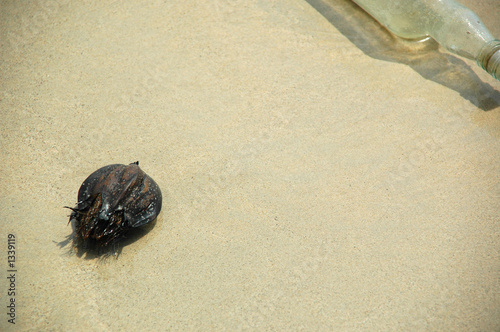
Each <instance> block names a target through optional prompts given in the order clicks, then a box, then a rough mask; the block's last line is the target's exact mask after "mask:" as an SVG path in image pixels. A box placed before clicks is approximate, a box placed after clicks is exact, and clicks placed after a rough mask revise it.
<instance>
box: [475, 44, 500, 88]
mask: <svg viewBox="0 0 500 332" xmlns="http://www.w3.org/2000/svg"><path fill="white" fill-rule="evenodd" d="M477 64H478V65H479V66H481V67H482V68H483V69H484V70H486V71H487V72H488V73H490V74H491V75H492V76H493V77H494V78H496V79H497V80H499V81H500V40H498V39H494V40H492V41H490V42H488V43H487V44H486V45H484V47H483V48H482V49H481V51H480V52H479V56H478V57H477Z"/></svg>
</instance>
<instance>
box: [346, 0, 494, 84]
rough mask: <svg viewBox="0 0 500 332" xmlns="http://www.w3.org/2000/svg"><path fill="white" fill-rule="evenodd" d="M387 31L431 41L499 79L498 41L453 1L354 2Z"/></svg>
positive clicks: (465, 8)
mask: <svg viewBox="0 0 500 332" xmlns="http://www.w3.org/2000/svg"><path fill="white" fill-rule="evenodd" d="M354 2H356V3H357V4H358V5H359V6H361V7H362V8H363V9H364V10H365V11H367V12H368V13H369V14H370V15H371V16H373V17H374V18H375V19H376V20H377V21H379V22H380V23H381V24H382V25H384V26H385V27H387V29H388V30H389V31H391V32H392V33H394V34H395V35H397V36H399V37H402V38H406V39H416V40H422V39H426V38H429V37H432V38H433V39H435V40H436V41H437V42H438V43H439V44H441V45H442V46H443V47H444V48H446V49H447V50H448V51H450V52H452V53H455V54H458V55H460V56H463V57H465V58H468V59H471V60H476V62H477V63H478V65H479V66H481V67H482V68H483V69H484V70H486V71H487V72H488V73H490V74H491V75H492V76H493V77H495V78H496V79H497V80H500V40H497V39H495V38H494V37H493V36H492V35H491V33H490V32H489V31H488V29H487V28H486V27H485V26H484V24H483V23H482V22H481V20H480V19H479V17H477V15H476V14H475V13H474V12H473V11H471V10H470V9H468V8H467V7H465V6H463V5H461V4H459V3H457V2H456V1H454V0H390V1H389V0H354Z"/></svg>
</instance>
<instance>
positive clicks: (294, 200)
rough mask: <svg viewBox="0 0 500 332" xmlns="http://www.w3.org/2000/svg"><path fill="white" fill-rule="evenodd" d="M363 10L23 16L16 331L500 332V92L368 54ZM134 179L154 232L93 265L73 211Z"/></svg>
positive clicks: (3, 126) (16, 147) (174, 6)
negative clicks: (94, 177) (75, 245)
mask: <svg viewBox="0 0 500 332" xmlns="http://www.w3.org/2000/svg"><path fill="white" fill-rule="evenodd" d="M464 3H467V4H468V5H469V6H470V7H471V8H473V9H474V10H475V11H476V12H477V13H478V15H479V16H480V17H481V18H482V19H483V21H484V22H485V24H486V25H487V26H488V27H489V28H490V30H491V31H492V32H493V34H494V35H496V36H500V26H498V13H499V12H500V4H499V3H498V2H497V1H496V0H488V1H481V2H480V3H476V2H474V3H473V2H472V1H467V2H465V1H464ZM324 4H327V5H328V4H330V5H331V6H332V7H331V8H330V9H329V8H328V6H326V7H322V6H323V5H324ZM351 7H352V6H350V5H349V4H346V3H342V1H338V0H336V1H333V0H332V1H331V2H328V1H324V2H318V1H313V0H310V1H299V0H292V1H282V0H280V1H272V2H268V1H260V0H256V1H241V0H236V1H229V0H210V1H206V2H204V3H203V4H200V2H198V1H184V2H173V1H166V2H165V1H159V0H155V1H131V2H126V3H122V2H119V1H92V0H89V1H80V2H70V1H67V0H54V1H34V2H32V3H29V4H28V3H26V2H22V3H20V2H18V1H4V2H3V3H2V5H0V9H1V14H0V16H1V19H0V36H1V40H0V41H1V46H0V59H1V62H0V80H1V86H0V112H1V115H2V120H1V122H0V135H1V136H0V137H1V145H0V149H1V153H0V158H1V162H2V167H1V168H0V179H1V182H0V197H1V200H0V241H3V244H2V248H4V249H3V250H1V251H0V259H1V262H2V263H1V264H0V266H1V267H2V277H1V278H0V280H2V281H1V282H0V289H1V294H2V296H1V306H2V308H4V309H3V310H2V315H1V316H0V317H2V318H1V320H0V328H1V329H2V330H4V329H8V330H12V331H14V330H17V331H26V330H37V331H40V330H52V331H53V330H55V331H70V330H73V331H83V330H86V331H127V330H128V331H132V330H134V331H136V330H143V331H147V330H156V329H161V330H166V329H168V330H202V331H208V330H227V331H234V330H258V331H264V330H278V331H280V330H281V331H287V330H311V331H312V330H323V331H331V330H336V331H423V330H429V331H498V330H499V329H500V319H499V317H500V296H499V294H500V292H499V290H500V285H499V277H500V275H499V271H500V259H499V258H500V257H499V252H500V242H499V220H500V219H499V218H500V204H499V203H500V200H499V198H500V184H499V183H500V182H499V180H500V172H499V171H500V166H499V165H500V155H499V153H498V151H500V120H499V115H500V114H499V112H500V106H499V105H500V93H499V91H500V82H498V81H495V80H494V79H493V78H491V77H489V76H488V74H486V73H484V72H483V71H482V70H481V69H480V68H478V67H477V66H476V65H475V64H474V63H473V62H472V61H468V60H463V59H459V58H458V57H457V56H451V55H449V54H448V53H446V52H445V51H443V50H437V49H435V50H431V51H428V53H425V54H424V53H422V54H423V55H422V56H421V57H420V56H419V57H415V56H413V58H412V56H411V55H408V58H411V61H407V62H406V60H404V59H405V57H404V56H394V54H392V55H387V54H386V53H384V52H383V50H381V49H380V48H378V46H377V45H373V44H370V43H364V44H363V43H360V44H358V42H359V40H361V38H365V39H366V38H367V36H369V33H365V32H362V31H361V30H359V31H360V32H359V33H358V34H357V35H356V34H350V33H349V31H358V30H352V29H358V28H360V27H363V24H364V23H363V20H365V18H363V17H361V18H359V17H357V14H355V12H353V11H352V8H351ZM332 8H333V11H332ZM350 11H351V13H354V14H353V16H352V17H351V16H346V15H343V17H345V18H344V19H338V18H336V16H335V15H333V14H335V13H337V12H340V13H342V12H350ZM332 13H333V14H332ZM361 16H363V15H361ZM357 20H358V21H357ZM350 23H352V24H354V25H355V26H354V25H353V26H352V29H349V26H348V24H350ZM366 24H370V23H369V22H368V21H366ZM341 31H342V32H341ZM372 32H373V34H374V35H373V36H377V34H379V33H380V32H377V31H376V29H373V31H372ZM356 36H358V37H359V38H358V39H356ZM380 36H381V35H380ZM382 39H383V38H382ZM382 39H380V40H382ZM367 40H371V38H367ZM395 43H396V42H395ZM426 52H427V51H426ZM432 61H435V62H432ZM435 63H438V64H439V66H434V67H432V64H435ZM429 64H430V65H429ZM430 68H434V69H432V70H431V69H430ZM136 160H139V161H140V166H141V168H142V169H143V170H144V171H145V172H147V173H148V174H149V175H151V176H152V177H153V178H154V179H155V180H156V182H157V183H158V184H159V186H160V187H161V189H162V192H163V197H164V201H163V210H162V212H161V214H160V216H159V218H158V220H157V223H156V225H155V227H154V228H153V229H152V230H151V231H150V232H149V233H148V234H147V235H146V236H144V237H142V238H140V239H139V240H137V241H135V242H133V243H131V244H129V245H127V246H125V247H124V248H123V250H122V253H121V255H120V256H119V257H118V259H115V258H107V259H92V258H90V257H89V258H86V257H85V256H84V257H78V256H77V255H75V254H74V252H73V251H72V248H71V245H70V244H69V243H64V241H67V240H68V237H69V236H70V235H71V226H67V222H68V214H69V211H68V210H66V209H64V208H63V206H65V205H69V206H72V205H74V204H75V203H76V199H77V191H78V188H79V186H80V184H81V183H82V182H83V180H85V178H86V177H87V176H88V175H89V174H90V173H91V172H93V171H94V170H96V169H97V168H99V167H101V166H104V165H107V164H112V163H124V164H127V163H131V162H134V161H136ZM8 234H14V235H15V238H16V242H15V246H16V250H15V256H16V263H15V269H16V270H17V271H16V272H15V273H16V280H15V288H16V295H15V301H16V324H15V326H13V325H12V324H9V323H8V321H7V319H8V317H7V315H6V314H5V312H4V311H6V310H7V309H6V306H7V305H8V301H9V298H10V297H9V296H6V294H7V289H8V288H9V283H8V279H7V278H6V277H7V276H8V272H7V270H8V266H7V237H8Z"/></svg>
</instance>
